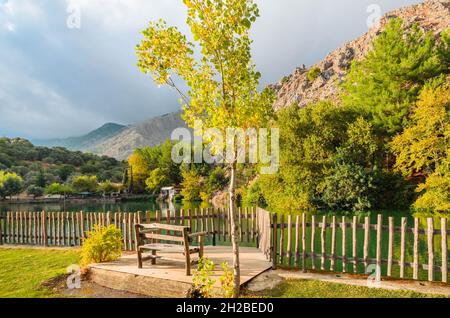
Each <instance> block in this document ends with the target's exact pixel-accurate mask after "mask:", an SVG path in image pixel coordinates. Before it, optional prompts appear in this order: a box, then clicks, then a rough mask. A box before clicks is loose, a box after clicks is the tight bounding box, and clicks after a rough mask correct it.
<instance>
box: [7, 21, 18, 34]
mask: <svg viewBox="0 0 450 318" xmlns="http://www.w3.org/2000/svg"><path fill="white" fill-rule="evenodd" d="M5 29H6V30H8V31H9V32H14V31H15V30H16V26H15V25H14V24H13V23H11V22H6V23H5Z"/></svg>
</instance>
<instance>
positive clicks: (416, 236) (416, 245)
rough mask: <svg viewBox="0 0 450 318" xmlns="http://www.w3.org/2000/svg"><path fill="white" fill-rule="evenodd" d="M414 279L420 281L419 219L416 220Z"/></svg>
mask: <svg viewBox="0 0 450 318" xmlns="http://www.w3.org/2000/svg"><path fill="white" fill-rule="evenodd" d="M413 254H414V261H413V279H419V219H418V218H414V247H413Z"/></svg>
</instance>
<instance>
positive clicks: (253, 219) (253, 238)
mask: <svg viewBox="0 0 450 318" xmlns="http://www.w3.org/2000/svg"><path fill="white" fill-rule="evenodd" d="M251 213H252V223H251V230H252V242H255V232H256V231H255V209H254V208H253V207H252V210H251Z"/></svg>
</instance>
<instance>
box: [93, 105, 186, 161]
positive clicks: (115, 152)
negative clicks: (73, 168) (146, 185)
mask: <svg viewBox="0 0 450 318" xmlns="http://www.w3.org/2000/svg"><path fill="white" fill-rule="evenodd" d="M179 127H186V125H185V123H184V121H183V120H182V119H181V112H175V113H170V114H166V115H163V116H160V117H155V118H152V119H149V120H146V121H143V122H141V123H139V124H136V125H132V126H130V127H128V128H127V129H125V130H123V131H122V132H120V133H119V134H117V135H115V136H114V137H112V138H109V139H108V140H105V141H104V142H102V143H100V144H97V145H96V146H95V147H93V149H92V151H93V152H94V153H97V154H100V155H106V156H109V157H113V158H116V159H119V160H125V159H127V158H128V157H129V156H130V155H131V153H132V152H133V150H134V149H136V148H138V147H144V146H155V145H159V144H161V143H163V142H164V141H165V140H166V139H168V138H170V135H171V133H172V131H173V130H174V129H176V128H179Z"/></svg>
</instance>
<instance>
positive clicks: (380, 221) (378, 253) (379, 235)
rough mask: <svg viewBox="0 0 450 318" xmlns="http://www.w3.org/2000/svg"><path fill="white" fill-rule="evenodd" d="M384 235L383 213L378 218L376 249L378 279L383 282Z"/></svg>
mask: <svg viewBox="0 0 450 318" xmlns="http://www.w3.org/2000/svg"><path fill="white" fill-rule="evenodd" d="M382 235H383V215H381V214H378V220H377V250H376V265H377V267H376V281H377V282H381V239H382Z"/></svg>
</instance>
